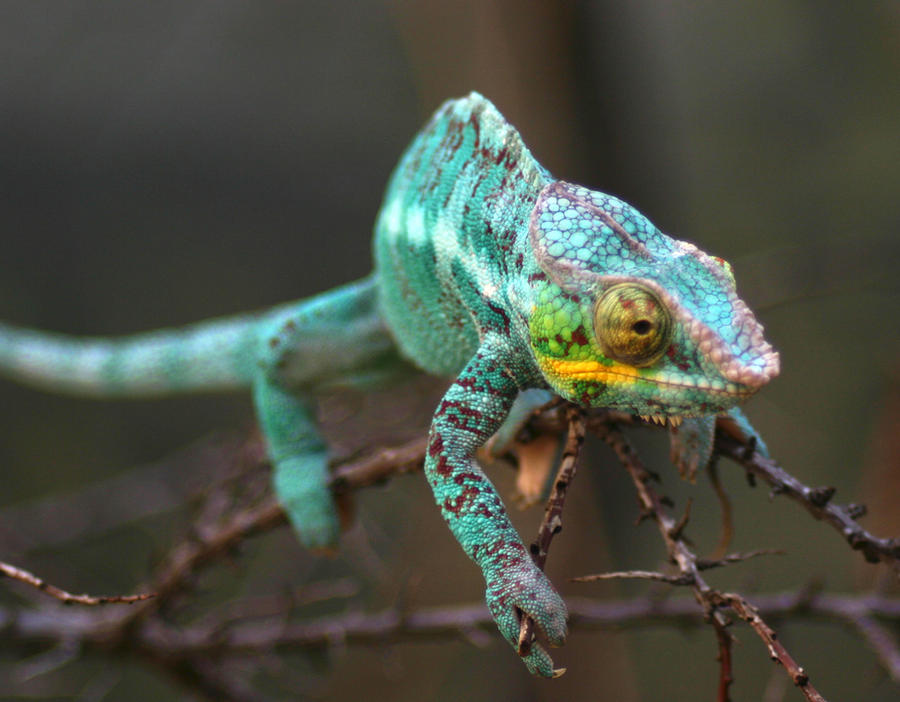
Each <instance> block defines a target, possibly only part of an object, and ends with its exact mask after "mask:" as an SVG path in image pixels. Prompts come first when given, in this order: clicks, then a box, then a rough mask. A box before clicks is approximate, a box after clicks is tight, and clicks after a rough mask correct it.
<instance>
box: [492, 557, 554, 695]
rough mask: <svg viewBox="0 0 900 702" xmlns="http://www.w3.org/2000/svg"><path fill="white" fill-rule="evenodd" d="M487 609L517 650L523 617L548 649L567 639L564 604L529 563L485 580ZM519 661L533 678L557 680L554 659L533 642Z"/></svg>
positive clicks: (544, 576) (545, 577) (504, 635)
mask: <svg viewBox="0 0 900 702" xmlns="http://www.w3.org/2000/svg"><path fill="white" fill-rule="evenodd" d="M485 598H486V599H487V603H488V608H489V609H490V611H491V615H492V616H493V617H494V621H496V622H497V628H499V629H500V633H501V634H502V635H503V638H505V639H506V640H507V641H508V642H509V643H510V645H511V646H512V647H513V648H516V649H518V639H519V626H520V623H521V621H522V615H523V614H526V615H528V616H530V617H531V618H532V619H534V621H535V623H536V624H537V625H538V627H540V629H541V630H542V631H543V632H544V634H545V635H546V637H547V641H548V642H549V643H550V645H551V646H562V645H563V644H564V643H565V640H566V618H567V616H568V613H567V611H566V604H565V602H563V600H562V598H561V597H560V596H559V593H557V592H556V590H555V589H554V588H553V585H551V584H550V581H549V580H548V579H547V576H546V575H544V573H543V572H541V571H540V570H538V568H537V567H535V566H534V565H533V564H532V563H530V562H529V563H528V565H527V566H526V567H523V568H517V569H514V570H507V571H505V572H503V573H498V574H496V577H493V578H490V579H488V587H487V592H486V593H485ZM522 661H523V662H524V663H525V665H526V666H527V667H528V670H529V672H531V673H532V675H540V676H542V677H545V678H552V677H558V673H557V671H556V670H554V668H553V660H552V659H551V658H550V656H549V655H548V654H547V652H546V651H545V650H544V648H543V647H542V646H541V645H540V644H538V643H534V644H533V645H532V646H531V650H530V651H529V652H528V654H527V655H525V656H523V657H522Z"/></svg>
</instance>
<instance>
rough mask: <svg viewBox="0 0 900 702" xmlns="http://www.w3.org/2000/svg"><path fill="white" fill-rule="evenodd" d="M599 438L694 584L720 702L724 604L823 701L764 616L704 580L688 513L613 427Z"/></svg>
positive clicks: (726, 674)
mask: <svg viewBox="0 0 900 702" xmlns="http://www.w3.org/2000/svg"><path fill="white" fill-rule="evenodd" d="M598 433H599V435H600V438H601V439H603V440H604V441H605V442H606V443H607V444H608V445H609V446H610V447H611V448H612V449H613V451H615V453H616V455H617V456H618V457H619V460H620V461H621V463H622V465H623V466H624V467H625V469H626V470H627V471H628V474H629V476H630V477H631V480H632V482H633V483H634V487H635V490H636V491H637V493H638V500H639V502H640V505H641V509H642V512H643V515H644V516H647V517H649V518H651V519H653V521H654V522H655V523H656V525H657V529H658V530H659V533H660V536H661V537H662V539H663V542H664V543H665V546H666V551H667V553H668V554H669V557H670V558H671V559H672V561H674V563H675V564H676V565H677V567H678V571H679V574H680V575H681V577H682V578H683V579H684V580H685V582H687V583H690V586H691V588H692V589H693V591H694V597H695V598H696V600H697V602H698V604H699V605H700V606H701V607H702V609H703V613H704V616H705V618H706V619H707V621H709V622H710V624H711V625H712V626H713V628H714V629H715V632H716V638H717V641H718V643H719V664H720V676H719V680H720V682H719V700H720V702H727V701H728V699H729V697H728V687H729V686H730V684H731V680H732V674H731V637H730V635H729V634H728V632H727V630H726V627H727V626H728V623H729V622H728V620H727V619H726V618H725V617H724V615H723V613H722V612H721V607H722V606H723V605H725V606H728V607H730V608H731V609H732V611H734V612H735V613H736V614H737V615H738V616H740V617H741V618H742V619H744V621H746V622H748V623H749V624H750V625H751V626H752V627H753V629H754V631H756V633H757V634H758V635H759V637H760V638H761V639H762V640H763V642H764V643H765V644H766V645H767V647H768V649H769V652H770V655H771V656H772V658H773V660H776V661H778V662H779V663H781V664H782V665H783V666H784V668H785V670H786V671H787V672H788V674H789V675H790V676H791V679H792V680H793V681H794V684H795V685H797V686H798V687H799V688H800V689H801V690H802V692H803V694H804V695H805V696H806V699H807V700H810V702H824V698H823V697H822V696H821V695H820V694H819V692H818V690H816V689H815V687H814V686H813V685H812V683H811V682H810V680H809V677H808V676H807V674H806V672H805V671H804V670H803V668H801V667H800V666H799V665H797V663H796V661H794V659H793V657H792V656H791V655H790V654H789V653H788V652H787V650H786V649H785V648H784V647H783V646H782V645H781V643H780V642H778V641H777V640H776V638H775V632H774V631H773V630H772V629H771V628H770V627H769V626H768V625H767V624H766V623H765V622H764V621H763V620H762V619H761V618H760V617H759V615H758V613H757V610H756V609H755V608H754V607H753V606H752V605H751V604H750V603H749V602H747V601H746V600H745V599H743V597H741V596H739V595H723V594H722V593H720V592H718V591H717V590H714V589H713V588H711V587H710V586H709V584H708V583H707V582H706V581H705V580H704V579H703V577H702V576H701V575H700V568H699V567H698V565H697V561H698V559H697V557H696V556H695V555H694V553H693V552H692V551H691V549H690V548H689V547H688V545H687V544H686V542H685V541H684V539H683V536H682V535H683V531H684V527H685V526H686V523H687V516H688V513H687V512H686V513H685V516H684V517H683V518H682V519H681V520H680V521H678V522H676V521H675V520H674V519H673V518H672V517H671V516H669V514H668V513H667V511H666V510H665V508H664V507H663V504H662V500H661V499H660V497H659V495H658V494H657V493H656V491H655V490H653V488H652V487H651V486H650V480H651V474H650V473H648V472H647V470H646V469H645V468H644V467H643V465H641V463H640V460H639V459H638V457H637V455H636V454H635V453H634V451H633V450H632V448H631V446H630V445H629V444H628V442H627V440H626V439H625V436H624V435H623V434H622V433H621V432H620V431H619V430H618V429H617V428H616V427H615V425H614V424H612V423H610V424H607V425H605V426H604V427H603V428H602V429H601V430H600V431H599V432H598Z"/></svg>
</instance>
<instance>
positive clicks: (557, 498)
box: [518, 405, 585, 677]
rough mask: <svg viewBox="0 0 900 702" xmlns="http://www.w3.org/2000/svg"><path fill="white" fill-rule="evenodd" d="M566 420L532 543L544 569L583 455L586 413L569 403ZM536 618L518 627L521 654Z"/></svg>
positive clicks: (528, 648)
mask: <svg viewBox="0 0 900 702" xmlns="http://www.w3.org/2000/svg"><path fill="white" fill-rule="evenodd" d="M565 414H566V421H567V422H568V424H569V431H568V435H567V437H566V445H565V448H564V449H563V453H562V459H561V460H560V463H559V470H558V471H557V473H556V479H555V480H554V481H553V489H552V491H551V492H550V497H549V499H548V500H547V507H546V509H545V510H544V518H543V520H542V521H541V525H540V527H539V528H538V535H537V538H536V539H535V540H534V541H533V542H532V543H531V547H530V552H531V558H532V560H533V561H534V563H535V565H536V566H537V567H538V568H540V569H541V570H543V569H544V565H545V564H546V563H547V552H548V551H549V549H550V542H551V541H553V537H554V536H555V535H556V534H558V533H559V532H561V531H562V512H563V507H564V506H565V502H566V490H567V488H568V487H569V484H570V483H571V482H572V479H573V478H574V477H575V471H576V469H577V468H578V456H579V455H580V454H581V447H582V445H583V444H584V429H585V424H584V413H583V412H582V411H581V410H580V409H579V408H577V407H575V406H574V405H569V406H568V407H566V410H565ZM534 626H535V625H534V619H532V618H531V617H528V616H526V617H523V619H522V623H521V626H520V627H519V646H518V651H519V655H520V656H522V657H524V656H527V655H528V654H529V653H530V651H531V646H532V644H533V643H534ZM565 671H566V669H565V668H560V669H559V670H555V671H553V672H554V677H559V676H560V675H562V674H563V673H565Z"/></svg>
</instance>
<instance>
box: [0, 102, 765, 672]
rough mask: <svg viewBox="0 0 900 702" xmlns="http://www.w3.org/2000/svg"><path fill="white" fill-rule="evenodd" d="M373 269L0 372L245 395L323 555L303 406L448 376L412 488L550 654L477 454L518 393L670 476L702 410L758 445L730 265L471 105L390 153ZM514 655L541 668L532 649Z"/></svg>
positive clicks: (316, 452) (317, 462) (704, 434)
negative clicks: (399, 153) (647, 434)
mask: <svg viewBox="0 0 900 702" xmlns="http://www.w3.org/2000/svg"><path fill="white" fill-rule="evenodd" d="M374 255H375V270H374V273H373V274H372V275H371V276H369V277H368V278H365V279H363V280H361V281H358V282H355V283H351V284H349V285H346V286H344V287H341V288H338V289H336V290H333V291H330V292H327V293H324V294H321V295H318V296H315V297H312V298H309V299H305V300H300V301H297V302H292V303H287V304H284V305H281V306H278V307H276V308H274V309H271V310H268V311H265V312H261V313H258V314H253V315H245V316H240V317H235V318H230V319H224V320H212V321H207V322H201V323H199V324H196V325H193V326H188V327H185V328H182V329H175V330H161V331H155V332H149V333H145V334H139V335H135V336H130V337H124V338H121V339H100V338H97V339H94V338H71V337H65V336H60V335H56V334H50V333H45V332H39V331H33V330H29V329H21V328H17V327H13V326H10V325H5V324H0V370H2V372H3V373H4V374H5V375H6V376H8V377H10V378H12V379H14V380H17V381H20V382H23V383H28V384H31V385H36V386H40V387H43V388H45V389H48V390H51V391H55V392H69V393H76V394H83V395H93V396H98V397H103V396H105V397H115V396H120V397H125V396H129V397H130V396H135V397H138V396H150V395H164V394H168V393H176V392H190V391H203V390H220V389H232V388H238V387H247V386H249V387H250V388H251V389H252V392H253V399H254V402H255V406H256V410H257V414H258V418H259V422H260V425H261V428H262V431H263V434H264V436H265V440H266V444H267V448H268V453H269V458H270V460H271V462H272V464H273V482H274V487H275V491H276V493H277V496H278V499H279V500H280V502H281V504H282V505H283V507H284V509H285V511H286V512H287V514H288V516H289V519H290V521H291V524H292V525H293V528H294V530H295V531H296V533H297V535H298V537H299V539H300V541H301V542H302V543H303V544H304V545H305V546H306V547H309V548H323V547H328V546H333V545H334V544H336V542H337V540H338V537H339V532H340V527H339V522H338V517H337V513H336V510H335V506H334V503H333V501H332V497H331V494H330V492H329V489H328V487H327V481H328V463H327V461H328V451H327V447H326V445H325V443H324V441H323V440H322V438H321V437H320V435H319V432H318V430H317V427H316V419H315V412H314V409H315V407H314V405H315V398H316V396H317V395H319V394H320V393H322V392H324V391H326V390H328V389H329V388H332V387H334V386H351V387H366V386H367V385H368V384H369V383H372V382H378V381H379V379H384V378H386V377H388V376H389V375H390V373H391V372H389V370H388V369H389V368H395V367H396V365H397V364H396V363H395V361H396V359H397V358H398V357H402V358H404V359H406V360H408V361H411V362H412V363H413V364H414V365H416V366H418V367H420V368H422V369H424V370H425V371H427V372H429V373H432V374H437V375H441V376H448V377H452V378H455V380H454V381H453V383H452V384H451V385H450V387H449V389H448V390H447V391H446V394H445V395H444V397H443V399H442V400H441V402H440V404H439V405H438V407H437V409H436V411H435V413H434V417H433V420H432V424H431V430H430V435H429V440H428V449H427V457H426V462H425V475H426V477H427V480H428V483H429V485H430V486H431V489H432V491H433V492H434V497H435V500H436V502H437V504H438V506H439V507H440V509H441V512H442V514H443V516H444V518H445V520H446V521H447V523H448V525H449V527H450V530H451V531H452V532H453V535H454V536H455V537H456V539H457V541H459V543H460V545H461V546H462V548H463V550H464V551H465V553H466V554H467V555H468V556H469V557H470V558H471V559H472V560H473V561H475V563H477V564H478V566H479V567H480V568H481V571H482V573H483V575H484V579H485V582H486V599H487V604H488V606H489V608H490V611H491V613H492V614H493V616H494V619H495V620H496V622H497V625H498V627H499V629H500V631H501V633H502V634H503V636H504V638H506V640H507V641H509V642H510V643H511V644H512V645H513V646H516V639H517V635H518V631H519V621H520V616H521V613H522V612H525V613H527V614H528V615H530V616H531V617H533V618H534V620H535V621H536V623H537V624H538V626H540V627H541V628H542V629H543V631H544V633H545V634H546V637H547V640H548V641H549V642H550V644H552V645H558V644H561V643H562V642H563V640H564V637H565V634H566V606H565V604H564V602H563V600H562V599H561V598H560V596H559V595H558V594H557V592H556V590H555V589H554V588H553V586H552V585H551V584H550V582H549V580H548V579H547V577H546V576H545V575H544V573H543V572H542V571H541V570H539V569H538V568H537V567H536V566H535V565H534V563H533V562H532V559H531V557H530V555H529V552H528V549H527V548H526V547H525V546H524V545H523V543H522V541H521V539H520V538H519V536H518V534H517V533H516V531H515V529H514V528H513V526H512V524H511V523H510V521H509V518H508V516H507V514H506V511H505V509H504V506H503V504H502V502H501V500H500V497H499V496H498V494H497V492H496V490H495V489H494V487H493V486H492V485H491V483H490V482H489V481H488V479H487V478H486V477H485V475H484V474H483V473H482V471H481V469H480V468H479V467H478V465H477V463H476V461H475V459H474V454H475V451H476V449H478V448H479V447H481V446H482V445H484V444H485V442H487V440H488V439H489V438H490V437H491V436H492V435H494V434H495V433H496V432H497V431H498V429H500V427H501V425H503V423H504V420H506V418H507V417H508V416H509V415H510V411H511V408H512V407H513V403H514V402H515V401H516V399H517V397H519V396H520V393H521V391H523V390H526V389H530V388H541V389H545V390H549V391H552V392H553V393H555V394H558V395H560V396H562V397H563V398H565V399H566V400H568V401H570V402H573V403H576V404H578V405H582V406H586V407H608V408H617V409H620V410H624V411H626V412H630V413H633V414H637V415H643V416H645V417H648V416H649V417H651V418H653V419H655V420H656V421H657V422H659V423H668V424H670V425H671V427H672V431H673V434H674V435H675V436H674V438H673V449H674V451H673V453H674V455H675V457H676V462H678V463H679V464H680V465H681V466H682V467H684V466H688V467H690V468H696V466H697V465H698V464H700V465H702V464H703V463H705V462H706V461H707V460H708V457H709V454H710V451H711V446H712V431H713V426H714V422H715V417H716V416H717V415H721V414H723V413H727V414H728V415H729V416H730V417H731V418H732V419H733V420H734V421H735V422H736V423H737V424H738V426H739V427H741V429H742V430H743V431H744V432H746V433H747V434H749V435H752V436H755V434H754V433H753V430H752V428H750V426H749V424H748V423H747V421H746V420H745V419H744V417H743V415H742V414H741V413H740V412H739V410H737V409H736V407H735V405H736V404H737V403H739V402H741V401H742V400H744V399H746V398H747V397H748V396H750V395H752V394H753V393H754V392H756V391H757V390H758V389H759V388H760V387H761V386H763V385H764V384H766V383H767V382H768V381H769V380H770V379H771V378H773V377H774V376H775V375H777V374H778V370H779V360H778V354H777V353H776V352H775V351H774V350H773V349H772V348H771V346H770V345H769V344H768V343H767V342H766V341H765V340H764V339H763V329H762V326H761V325H760V324H759V323H758V322H757V321H756V319H755V318H754V316H753V314H752V313H751V312H750V310H749V309H748V308H747V306H746V305H745V304H744V302H743V301H742V300H741V299H740V298H739V297H738V296H737V293H736V291H735V281H734V277H733V275H732V272H731V268H730V266H729V265H728V263H726V262H725V261H723V260H722V259H719V258H715V257H712V256H708V255H707V254H705V253H703V252H702V251H700V250H699V249H698V248H696V247H695V246H693V245H692V244H689V243H685V242H682V241H677V240H675V239H672V238H670V237H668V236H666V235H664V234H663V233H661V232H660V231H659V230H658V229H657V228H656V227H655V226H654V225H653V224H652V223H651V222H650V221H649V220H648V219H647V218H646V217H644V216H643V215H642V214H641V213H640V212H638V211H637V210H635V209H634V208H633V207H631V206H630V205H628V204H626V203H625V202H622V201H621V200H619V199H617V198H615V197H612V196H610V195H605V194H603V193H600V192H596V191H592V190H588V189H587V188H583V187H581V186H578V185H573V184H570V183H566V182H563V181H559V180H555V179H554V178H553V177H552V176H551V175H550V173H548V172H547V170H545V169H544V168H543V167H542V166H541V165H540V164H538V162H537V161H536V160H535V159H534V158H533V157H532V155H531V154H530V152H529V151H528V149H527V148H526V146H525V144H524V143H523V142H522V139H521V137H520V136H519V134H518V132H516V130H515V129H514V128H513V127H512V126H511V125H510V124H508V123H507V122H506V120H505V119H504V118H503V117H502V115H500V113H499V112H498V111H497V109H496V108H495V107H494V106H493V105H492V104H491V103H490V102H489V101H488V100H486V99H485V98H483V97H482V96H480V95H478V94H477V93H472V94H470V95H469V96H468V97H465V98H462V99H458V100H451V101H448V102H447V103H445V104H444V105H443V106H442V107H441V108H440V109H439V110H438V111H437V112H436V113H435V115H434V116H433V117H432V119H431V121H430V122H429V123H428V124H427V125H426V126H425V127H424V129H423V130H422V131H421V132H420V133H419V134H418V135H417V136H416V137H415V139H414V140H413V142H412V144H411V145H410V146H409V148H408V149H407V151H406V152H405V154H404V155H403V157H402V158H401V160H400V163H399V165H398V166H397V168H396V170H395V172H394V174H393V176H392V177H391V179H390V183H389V185H388V188H387V192H386V195H385V198H384V203H383V206H382V208H381V211H380V213H379V215H378V218H377V222H376V225H375V238H374ZM520 401H521V400H520ZM512 415H513V416H521V413H518V414H517V413H516V412H512ZM686 418H688V419H686ZM510 421H512V419H511V420H510ZM676 428H677V429H676ZM760 445H761V444H760ZM524 662H525V664H526V665H527V666H528V668H529V670H530V671H531V672H533V673H536V674H539V675H544V676H550V675H552V674H553V672H554V671H553V664H552V661H551V659H550V657H549V655H548V654H547V653H546V651H545V650H544V649H543V648H542V647H541V646H539V645H535V646H533V647H532V649H531V651H530V653H529V654H528V655H527V656H526V657H525V658H524Z"/></svg>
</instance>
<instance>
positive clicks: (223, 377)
mask: <svg viewBox="0 0 900 702" xmlns="http://www.w3.org/2000/svg"><path fill="white" fill-rule="evenodd" d="M258 319H259V318H258V317H256V316H254V315H246V316H243V317H234V318H230V319H222V320H212V321H208V322H202V323H199V324H194V325H191V326H187V327H183V328H180V329H164V330H159V331H153V332H147V333H143V334H135V335H133V336H126V337H121V338H97V337H74V336H66V335H62V334H56V333H51V332H43V331H38V330H34V329H25V328H21V327H15V326H12V325H8V324H5V323H0V375H5V376H7V377H8V378H10V379H12V380H15V381H16V382H21V383H24V384H26V385H31V386H34V387H39V388H43V389H45V390H49V391H52V392H62V393H68V394H74V395H85V396H93V397H148V396H154V395H163V394H169V393H173V392H181V391H184V392H187V391H192V390H194V391H196V390H227V389H232V388H237V387H244V386H247V385H248V384H249V382H250V376H251V373H252V368H251V366H252V364H253V349H254V343H255V339H256V336H255V328H256V323H257V320H258Z"/></svg>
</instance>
